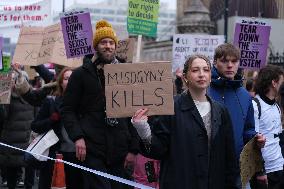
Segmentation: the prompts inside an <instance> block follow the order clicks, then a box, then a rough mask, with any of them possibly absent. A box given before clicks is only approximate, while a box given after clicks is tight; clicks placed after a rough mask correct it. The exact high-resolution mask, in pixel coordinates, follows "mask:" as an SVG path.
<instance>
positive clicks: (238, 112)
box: [208, 43, 265, 188]
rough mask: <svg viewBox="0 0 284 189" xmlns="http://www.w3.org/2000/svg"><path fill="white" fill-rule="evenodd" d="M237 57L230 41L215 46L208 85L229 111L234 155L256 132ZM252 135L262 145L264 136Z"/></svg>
mask: <svg viewBox="0 0 284 189" xmlns="http://www.w3.org/2000/svg"><path fill="white" fill-rule="evenodd" d="M239 60H240V51H239V49H237V48H236V47H234V46H233V45H232V44H228V43H226V44H222V45H220V46H218V47H217V48H216V50H215V55H214V66H213V68H212V81H211V86H210V87H209V89H208V94H209V96H211V97H212V98H213V99H214V100H216V101H218V102H220V103H222V104H224V105H225V107H226V108H227V109H228V111H229V113H230V117H231V120H232V123H233V130H234V138H235V149H236V155H237V158H238V159H239V157H240V153H241V151H242V149H243V146H244V144H245V143H246V142H248V141H249V140H250V139H251V138H253V137H254V136H255V135H256V134H257V133H256V132H255V128H254V111H253V105H252V98H251V96H250V94H249V93H248V91H247V90H246V89H245V88H244V87H243V86H242V76H241V75H240V74H238V67H239ZM256 137H257V141H258V143H257V144H258V146H259V147H263V146H264V143H265V137H264V136H263V135H261V134H257V135H256ZM239 184H240V182H239ZM239 187H240V188H241V185H240V186H239Z"/></svg>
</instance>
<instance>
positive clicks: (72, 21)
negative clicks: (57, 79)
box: [60, 11, 94, 58]
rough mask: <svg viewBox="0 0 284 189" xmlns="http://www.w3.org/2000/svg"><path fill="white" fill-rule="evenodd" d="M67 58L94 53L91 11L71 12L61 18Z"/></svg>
mask: <svg viewBox="0 0 284 189" xmlns="http://www.w3.org/2000/svg"><path fill="white" fill-rule="evenodd" d="M60 20H61V26H62V32H63V38H64V44H65V49H66V56H67V58H74V57H80V56H84V55H87V54H93V53H94V48H93V30H92V24H91V18H90V13H88V12H83V11H81V12H71V13H67V14H65V16H64V17H61V18H60Z"/></svg>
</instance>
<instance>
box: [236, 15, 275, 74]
mask: <svg viewBox="0 0 284 189" xmlns="http://www.w3.org/2000/svg"><path fill="white" fill-rule="evenodd" d="M270 30H271V27H270V26H267V25H266V23H263V22H260V21H253V20H249V21H246V20H242V22H241V23H236V27H235V35H234V45H235V46H238V47H239V48H240V51H241V57H240V65H239V67H240V68H246V69H251V70H259V69H261V68H263V67H264V66H265V65H266V63H267V61H266V55H267V48H268V43H269V36H270Z"/></svg>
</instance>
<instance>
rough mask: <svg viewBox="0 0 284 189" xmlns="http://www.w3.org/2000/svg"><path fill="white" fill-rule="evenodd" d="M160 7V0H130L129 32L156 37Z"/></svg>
mask: <svg viewBox="0 0 284 189" xmlns="http://www.w3.org/2000/svg"><path fill="white" fill-rule="evenodd" d="M159 7H160V2H159V0H151V1H145V0H128V15H127V31H128V33H131V34H139V35H145V36H149V37H156V36H157V24H158V17H159Z"/></svg>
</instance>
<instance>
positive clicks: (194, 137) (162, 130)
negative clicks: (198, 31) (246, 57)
mask: <svg viewBox="0 0 284 189" xmlns="http://www.w3.org/2000/svg"><path fill="white" fill-rule="evenodd" d="M183 79H184V81H185V83H186V85H187V90H186V91H184V92H183V93H182V94H181V95H179V96H177V97H176V98H175V101H174V110H175V114H174V115H171V116H160V117H158V119H155V120H157V121H155V122H151V125H152V126H153V127H151V128H152V129H151V128H150V126H149V123H148V122H147V120H148V117H147V115H146V114H147V109H139V110H138V111H137V112H136V113H135V114H134V116H133V118H132V123H133V125H134V127H135V128H136V129H137V132H138V134H139V136H140V138H141V144H142V145H141V146H142V149H143V153H144V154H145V155H146V156H148V157H150V158H154V159H158V160H161V169H160V188H161V189H173V188H186V189H234V188H236V186H235V183H236V181H235V178H236V176H235V175H236V170H237V168H236V158H235V157H236V155H235V150H234V137H233V130H232V124H231V120H230V117H229V114H228V112H227V110H226V108H225V107H224V106H222V105H220V104H219V103H217V102H215V101H213V100H212V99H211V98H209V97H208V96H207V95H206V89H207V87H208V86H209V83H210V80H211V66H210V62H209V60H208V59H207V58H206V57H205V56H202V55H194V56H191V57H190V58H189V59H188V60H187V61H186V63H185V65H184V70H183Z"/></svg>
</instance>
